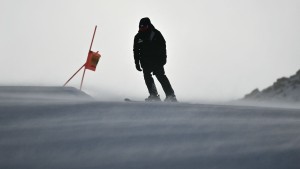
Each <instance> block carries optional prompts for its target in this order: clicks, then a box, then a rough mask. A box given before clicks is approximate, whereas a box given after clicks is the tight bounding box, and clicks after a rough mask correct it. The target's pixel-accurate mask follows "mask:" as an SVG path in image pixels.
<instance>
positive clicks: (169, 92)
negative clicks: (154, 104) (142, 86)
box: [143, 66, 175, 96]
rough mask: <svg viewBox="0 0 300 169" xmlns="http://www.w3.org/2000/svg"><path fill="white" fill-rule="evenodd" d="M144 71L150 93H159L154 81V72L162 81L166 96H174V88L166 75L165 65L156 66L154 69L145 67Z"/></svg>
mask: <svg viewBox="0 0 300 169" xmlns="http://www.w3.org/2000/svg"><path fill="white" fill-rule="evenodd" d="M143 73H144V79H145V83H146V85H147V88H148V91H149V94H150V95H155V96H156V95H158V92H157V89H156V86H155V83H154V79H153V77H152V73H153V75H155V76H156V78H157V80H158V81H159V82H160V84H161V86H162V88H163V90H164V92H165V94H166V96H174V95H175V94H174V90H173V88H172V86H171V84H170V81H169V79H168V78H167V76H166V75H165V70H164V67H163V66H161V67H158V68H155V69H153V70H151V69H147V68H143Z"/></svg>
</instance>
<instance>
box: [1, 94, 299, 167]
mask: <svg viewBox="0 0 300 169" xmlns="http://www.w3.org/2000/svg"><path fill="white" fill-rule="evenodd" d="M26 100H27V101H24V102H23V101H21V100H17V101H15V100H13V99H11V100H9V101H6V102H0V168H1V169H2V168H3V169H20V168H28V169H29V168H30V169H40V168H43V169H57V168H59V169H83V168H84V169H99V168H107V169H124V168H128V169H141V168H143V169H145V168H155V169H157V168H158V169H160V168H161V169H200V168H203V169H299V168H300V161H299V159H300V109H287V108H285V109H284V108H263V107H254V106H230V105H213V104H188V103H177V104H176V103H175V104H170V103H127V102H99V101H75V102H73V101H72V102H69V101H65V100H63V101H61V100H60V101H50V102H47V103H46V102H44V101H42V102H38V101H35V102H30V101H28V99H26ZM29 100H30V99H29Z"/></svg>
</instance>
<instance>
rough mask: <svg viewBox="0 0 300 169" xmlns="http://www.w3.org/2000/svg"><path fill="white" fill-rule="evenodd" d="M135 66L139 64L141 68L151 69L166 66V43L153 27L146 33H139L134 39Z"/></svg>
mask: <svg viewBox="0 0 300 169" xmlns="http://www.w3.org/2000/svg"><path fill="white" fill-rule="evenodd" d="M133 52H134V60H135V64H139V63H141V66H142V68H150V69H151V68H153V67H155V66H163V65H165V64H166V60H167V52H166V41H165V39H164V37H163V35H162V34H161V33H160V32H159V31H158V30H157V29H155V28H154V27H153V28H152V29H150V30H149V31H147V32H139V33H137V34H136V36H135V37H134V45H133Z"/></svg>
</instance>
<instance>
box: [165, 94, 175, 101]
mask: <svg viewBox="0 0 300 169" xmlns="http://www.w3.org/2000/svg"><path fill="white" fill-rule="evenodd" d="M164 101H165V102H178V101H177V99H176V96H175V95H169V96H167V97H166V99H165V100H164Z"/></svg>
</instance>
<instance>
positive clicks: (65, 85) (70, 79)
mask: <svg viewBox="0 0 300 169" xmlns="http://www.w3.org/2000/svg"><path fill="white" fill-rule="evenodd" d="M84 66H85V64H84V65H83V66H81V68H80V69H78V70H77V72H76V73H74V75H73V76H72V77H71V78H70V79H69V80H68V81H67V82H66V83H65V84H64V85H63V87H65V86H66V85H67V84H68V83H69V82H70V80H72V79H73V77H74V76H75V75H76V74H77V73H78V72H79V71H80V70H81V69H82V68H83V67H84Z"/></svg>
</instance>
